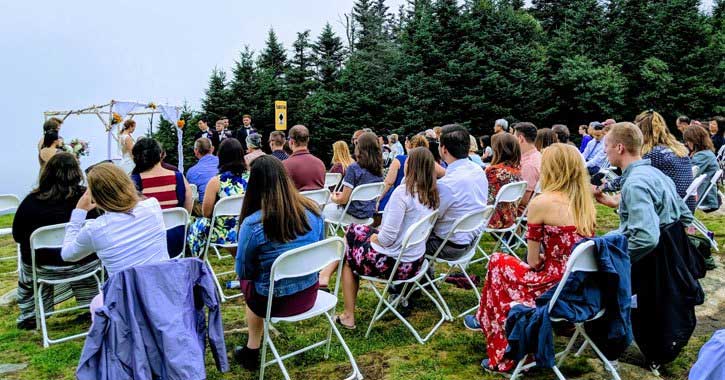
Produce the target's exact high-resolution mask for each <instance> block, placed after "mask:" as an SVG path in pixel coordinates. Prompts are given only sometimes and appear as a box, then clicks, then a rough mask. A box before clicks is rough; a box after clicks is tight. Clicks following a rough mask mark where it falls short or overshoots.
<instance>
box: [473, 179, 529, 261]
mask: <svg viewBox="0 0 725 380" xmlns="http://www.w3.org/2000/svg"><path fill="white" fill-rule="evenodd" d="M525 194H526V182H525V181H520V182H512V183H509V184H506V185H504V186H502V187H501V189H499V191H498V194H496V200H495V201H494V203H493V207H494V209H496V208H498V205H499V204H501V203H509V204H513V205H515V206H518V204H519V202H521V199H522V198H523V197H524V195H525ZM518 225H519V223H518V222H517V221H516V220H514V221H513V222H512V223H511V225H510V226H506V227H504V228H488V226H486V227H485V228H484V230H483V233H489V234H491V236H492V237H493V238H494V239H495V240H496V246H495V247H494V248H493V251H494V252H495V251H496V250H497V249H498V248H499V247H500V246H501V245H503V246H504V247H505V249H507V250H508V251H509V252H510V253H511V254H513V253H514V249H513V248H512V247H511V246H510V245H509V239H507V238H506V234H507V233H509V234H512V235H515V234H516V228H517V226H518ZM477 250H478V252H480V253H481V255H482V257H480V258H478V259H475V260H472V261H471V263H477V262H479V261H483V260H488V258H489V255H488V253H486V251H485V250H484V249H483V248H481V247H480V246H478V247H477Z"/></svg>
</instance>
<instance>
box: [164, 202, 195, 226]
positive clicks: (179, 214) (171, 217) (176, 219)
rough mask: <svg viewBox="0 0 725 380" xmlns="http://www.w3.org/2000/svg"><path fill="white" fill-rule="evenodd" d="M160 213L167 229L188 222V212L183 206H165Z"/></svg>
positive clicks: (184, 224)
mask: <svg viewBox="0 0 725 380" xmlns="http://www.w3.org/2000/svg"><path fill="white" fill-rule="evenodd" d="M161 213H162V214H163V216H164V228H165V229H167V230H170V229H172V228H175V227H179V226H186V225H187V224H189V213H188V212H187V211H186V209H185V208H183V207H174V208H167V209H166V210H163V211H162V212H161Z"/></svg>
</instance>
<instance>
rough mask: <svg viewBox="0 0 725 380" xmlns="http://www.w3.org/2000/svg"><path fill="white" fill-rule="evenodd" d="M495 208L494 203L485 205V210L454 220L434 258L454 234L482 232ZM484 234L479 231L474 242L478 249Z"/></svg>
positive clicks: (474, 247)
mask: <svg viewBox="0 0 725 380" xmlns="http://www.w3.org/2000/svg"><path fill="white" fill-rule="evenodd" d="M495 210H496V208H495V207H493V205H488V206H486V207H484V208H483V210H480V211H473V212H470V213H468V214H466V215H463V216H462V217H460V218H458V219H456V221H455V222H453V226H452V227H451V230H450V231H448V234H446V237H445V238H444V239H443V241H442V242H441V244H440V245H439V246H438V250H437V251H435V252H434V253H433V255H432V256H433V258H436V259H437V258H438V255H439V254H440V252H441V251H442V250H443V247H444V246H445V245H446V243H447V242H448V239H450V238H451V236H452V235H453V234H456V233H467V232H481V231H482V230H483V229H484V228H485V227H487V226H488V222H489V221H490V220H491V217H492V216H493V213H494V211H495ZM482 236H483V234H482V233H478V237H477V238H476V240H475V242H474V244H473V249H474V250H475V249H476V246H478V243H479V241H480V240H481V237H482Z"/></svg>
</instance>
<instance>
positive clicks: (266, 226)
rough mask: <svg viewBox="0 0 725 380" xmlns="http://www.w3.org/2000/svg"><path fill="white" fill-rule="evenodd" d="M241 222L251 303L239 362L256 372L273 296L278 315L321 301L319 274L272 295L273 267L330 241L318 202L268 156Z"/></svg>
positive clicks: (278, 285) (241, 272)
mask: <svg viewBox="0 0 725 380" xmlns="http://www.w3.org/2000/svg"><path fill="white" fill-rule="evenodd" d="M240 219H241V220H242V225H241V226H240V228H239V236H240V237H239V247H238V248H237V255H236V272H237V275H238V276H239V278H240V279H241V280H242V281H241V289H242V293H244V297H245V299H246V303H247V307H246V313H245V314H246V319H247V326H248V327H249V336H248V338H247V344H246V345H245V346H244V347H237V348H236V349H235V350H234V359H236V361H237V362H239V363H240V364H241V365H242V366H243V367H244V368H246V369H249V370H255V369H257V368H259V347H260V345H261V343H262V335H263V333H264V330H263V326H264V318H265V316H266V315H267V301H268V298H269V297H270V296H272V297H273V299H272V311H271V314H272V316H273V317H286V316H291V315H297V314H301V313H304V312H305V311H307V310H309V309H311V308H312V306H314V305H315V301H316V300H317V289H318V283H317V274H316V273H313V274H310V275H307V276H303V277H296V278H286V279H283V280H280V281H276V282H275V284H274V294H273V295H270V294H269V282H270V271H271V269H272V264H273V263H274V260H275V259H277V258H278V257H279V256H280V255H282V254H283V253H285V252H287V251H289V250H291V249H294V248H298V247H302V246H304V245H308V244H312V243H315V242H318V241H320V240H322V239H324V238H325V228H324V226H325V223H324V220H323V219H322V217H321V216H320V214H319V207H318V206H317V204H316V203H314V202H313V201H311V200H309V199H307V198H305V197H303V196H302V195H300V193H299V192H298V191H297V190H295V188H294V187H292V181H290V180H289V176H288V175H287V172H286V171H285V169H284V166H282V163H281V162H280V161H279V160H278V159H276V158H274V157H271V156H266V155H265V156H262V157H259V158H257V159H256V160H254V163H253V164H252V169H251V174H250V176H249V187H248V188H247V193H246V195H245V197H244V203H243V205H242V214H241V216H240Z"/></svg>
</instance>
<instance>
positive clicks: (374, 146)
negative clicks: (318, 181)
mask: <svg viewBox="0 0 725 380" xmlns="http://www.w3.org/2000/svg"><path fill="white" fill-rule="evenodd" d="M355 157H356V158H357V162H354V163H353V164H352V165H350V166H348V167H347V172H346V173H345V177H343V178H342V191H339V192H335V193H332V195H331V196H330V201H331V203H328V204H327V205H326V206H325V209H324V210H322V214H323V215H324V216H325V219H330V220H339V219H340V217H341V216H342V213H343V212H344V211H345V205H346V204H347V202H348V201H349V200H350V195H352V190H353V189H354V188H355V187H357V186H360V185H367V184H370V183H377V182H383V153H382V151H381V148H380V144H378V139H377V137H376V136H375V134H374V133H372V132H364V133H363V134H361V135H360V136H359V137H358V138H357V140H356V144H355ZM376 205H377V200H372V201H366V202H361V201H354V202H352V203H350V207H348V209H347V214H348V215H349V216H351V217H352V219H353V220H365V219H368V218H372V217H373V214H375V208H376ZM335 268H336V266H335V265H334V264H331V265H330V266H328V267H327V268H325V269H323V270H322V272H321V273H320V284H321V286H322V287H326V286H327V282H328V281H329V279H330V276H332V273H333V272H334V271H335Z"/></svg>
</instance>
